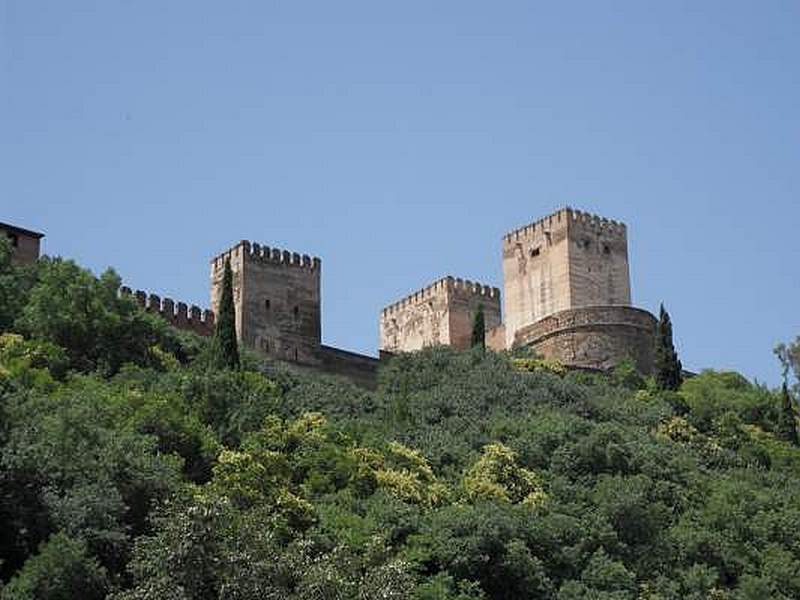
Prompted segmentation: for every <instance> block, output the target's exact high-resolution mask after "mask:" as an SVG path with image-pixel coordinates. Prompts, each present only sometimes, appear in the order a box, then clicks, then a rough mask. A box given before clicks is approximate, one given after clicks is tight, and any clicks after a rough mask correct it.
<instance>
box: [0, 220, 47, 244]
mask: <svg viewBox="0 0 800 600" xmlns="http://www.w3.org/2000/svg"><path fill="white" fill-rule="evenodd" d="M0 229H5V230H6V231H10V232H11V233H17V234H19V235H27V236H29V237H33V238H36V239H37V240H38V239H41V238H43V237H44V234H43V233H40V232H38V231H31V230H30V229H25V228H23V227H17V226H16V225H11V224H9V223H3V222H0Z"/></svg>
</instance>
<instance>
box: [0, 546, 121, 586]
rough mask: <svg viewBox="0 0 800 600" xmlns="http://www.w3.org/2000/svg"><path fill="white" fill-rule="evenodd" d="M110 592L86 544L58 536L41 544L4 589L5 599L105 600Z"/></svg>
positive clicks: (102, 572) (107, 583) (104, 574)
mask: <svg viewBox="0 0 800 600" xmlns="http://www.w3.org/2000/svg"><path fill="white" fill-rule="evenodd" d="M108 589H109V581H108V576H107V574H106V571H105V569H104V568H103V567H101V566H100V565H99V564H98V563H97V561H96V560H95V559H94V558H92V557H91V555H90V554H89V552H88V550H87V548H86V544H85V543H83V542H82V541H79V540H74V539H71V538H69V537H68V536H66V535H64V534H63V533H57V534H55V535H53V536H52V537H51V538H50V539H49V540H48V541H47V542H46V543H44V544H42V546H41V548H40V549H39V553H38V554H37V555H35V556H32V557H31V558H29V559H28V561H27V562H26V563H25V566H23V567H22V569H21V570H20V572H19V573H18V574H17V575H16V576H15V577H14V578H13V579H12V580H11V581H10V582H9V584H8V585H7V586H6V587H5V588H4V589H3V591H2V594H0V598H2V600H72V599H73V598H83V599H84V600H102V599H103V598H105V597H106V593H107V592H108Z"/></svg>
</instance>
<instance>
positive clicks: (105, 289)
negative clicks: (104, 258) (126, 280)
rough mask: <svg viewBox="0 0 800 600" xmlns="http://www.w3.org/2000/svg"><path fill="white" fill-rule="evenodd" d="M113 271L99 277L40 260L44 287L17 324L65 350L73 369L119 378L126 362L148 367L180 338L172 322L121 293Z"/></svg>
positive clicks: (30, 300) (40, 281)
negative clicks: (159, 348)
mask: <svg viewBox="0 0 800 600" xmlns="http://www.w3.org/2000/svg"><path fill="white" fill-rule="evenodd" d="M119 288H120V278H119V275H117V274H116V273H115V272H114V271H113V270H112V269H108V270H106V271H105V272H104V273H103V274H102V275H101V276H100V277H99V278H97V277H95V276H94V275H92V273H91V272H89V271H87V270H86V269H82V268H81V267H79V266H78V265H77V264H75V263H74V262H72V261H69V260H61V259H52V260H48V259H43V260H40V261H39V275H38V282H37V283H36V285H35V286H34V287H33V289H32V290H31V291H30V295H29V297H28V301H27V304H26V305H25V308H24V309H23V310H22V313H21V315H20V316H19V318H17V319H16V322H15V328H16V329H18V330H19V331H20V333H24V334H26V336H27V337H30V338H33V339H37V340H45V341H49V342H52V343H54V344H56V345H58V346H61V347H62V348H64V349H65V350H66V352H67V356H68V358H69V364H70V367H71V368H73V369H76V370H79V371H92V370H96V369H99V370H100V371H102V372H104V373H105V374H113V373H116V372H117V371H118V370H119V369H120V367H121V366H122V365H123V364H124V363H126V362H133V363H137V364H147V363H149V362H151V361H152V353H151V350H152V348H153V347H154V346H156V345H158V344H165V345H167V346H169V343H167V341H168V340H169V339H170V338H172V337H174V336H173V335H172V334H171V332H170V331H169V327H168V326H167V323H166V322H165V321H164V320H163V319H161V318H160V317H158V316H157V315H153V314H148V313H146V312H144V311H143V310H141V309H140V308H139V307H138V306H136V303H135V302H134V300H133V299H132V298H130V297H128V296H124V295H120V294H119Z"/></svg>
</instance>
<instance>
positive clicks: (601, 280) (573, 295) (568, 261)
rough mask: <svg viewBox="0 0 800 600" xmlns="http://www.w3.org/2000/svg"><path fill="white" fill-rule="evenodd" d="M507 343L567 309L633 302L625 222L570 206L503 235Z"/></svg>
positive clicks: (509, 344)
mask: <svg viewBox="0 0 800 600" xmlns="http://www.w3.org/2000/svg"><path fill="white" fill-rule="evenodd" d="M503 279H504V282H505V290H504V294H503V300H504V302H503V314H504V317H505V336H506V347H508V348H510V347H512V345H513V344H514V341H515V337H516V335H517V333H518V332H519V330H520V329H522V328H523V327H526V326H527V325H530V324H532V323H535V322H536V321H539V320H540V319H543V318H544V317H546V316H548V315H550V314H553V313H556V312H559V311H562V310H567V309H573V308H582V307H588V306H616V305H622V306H628V305H630V303H631V287H630V274H629V269H628V238H627V232H626V228H625V225H624V224H622V223H617V222H616V221H610V220H608V219H603V218H600V217H596V216H594V215H589V214H587V213H583V212H579V211H575V210H572V209H569V208H565V209H563V210H560V211H558V212H556V213H555V214H552V215H550V216H548V217H545V218H543V219H540V220H539V221H536V222H535V223H532V224H530V225H527V226H525V227H522V228H520V229H517V230H515V231H512V232H511V233H509V234H508V235H506V236H505V237H504V238H503Z"/></svg>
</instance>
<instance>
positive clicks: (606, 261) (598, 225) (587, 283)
mask: <svg viewBox="0 0 800 600" xmlns="http://www.w3.org/2000/svg"><path fill="white" fill-rule="evenodd" d="M569 214H570V217H571V218H570V219H569V226H568V229H569V231H568V239H569V247H568V255H569V287H570V306H569V307H570V308H577V307H580V306H604V305H616V304H622V305H630V303H631V289H630V273H629V268H628V237H627V230H626V227H625V225H624V224H622V223H618V222H616V221H611V220H608V219H604V218H600V217H597V216H595V215H590V214H587V213H583V212H580V211H570V213H569Z"/></svg>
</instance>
